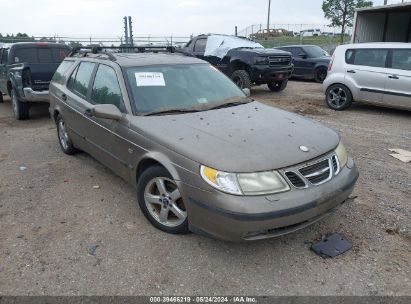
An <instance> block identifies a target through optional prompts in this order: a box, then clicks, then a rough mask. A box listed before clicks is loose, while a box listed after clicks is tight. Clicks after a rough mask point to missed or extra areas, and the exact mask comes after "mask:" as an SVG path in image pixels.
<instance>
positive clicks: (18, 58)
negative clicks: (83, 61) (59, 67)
mask: <svg viewBox="0 0 411 304" xmlns="http://www.w3.org/2000/svg"><path fill="white" fill-rule="evenodd" d="M69 52H70V51H69V49H68V48H67V47H36V46H33V47H24V48H18V49H16V50H15V52H14V58H13V62H14V63H23V62H28V63H60V62H62V61H63V60H64V58H66V56H67V55H68V53H69Z"/></svg>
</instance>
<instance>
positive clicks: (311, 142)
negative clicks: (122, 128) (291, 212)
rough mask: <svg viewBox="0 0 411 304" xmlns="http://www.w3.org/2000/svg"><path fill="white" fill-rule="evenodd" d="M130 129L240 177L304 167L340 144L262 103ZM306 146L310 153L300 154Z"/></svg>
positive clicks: (141, 120)
mask: <svg viewBox="0 0 411 304" xmlns="http://www.w3.org/2000/svg"><path fill="white" fill-rule="evenodd" d="M131 129H132V130H134V131H136V132H138V133H141V134H142V135H144V136H145V137H147V138H150V139H151V140H153V141H155V142H158V143H160V144H161V145H163V146H165V147H167V148H168V149H170V150H173V151H175V152H177V153H179V154H181V155H184V156H185V157H187V158H190V159H191V160H193V161H196V162H198V163H200V164H203V165H206V166H208V167H211V168H215V169H218V170H222V171H226V172H236V173H241V172H258V171H267V170H272V169H280V168H284V167H289V166H292V165H296V164H299V163H303V162H305V161H308V160H311V159H313V158H316V157H318V156H321V155H323V154H325V153H327V152H329V151H331V150H333V149H335V148H336V147H337V145H338V143H339V136H338V134H337V133H336V132H334V131H333V130H331V129H329V128H327V127H325V126H323V125H321V124H320V123H317V122H314V121H311V120H308V119H305V118H303V117H301V116H299V115H296V114H293V113H289V112H286V111H283V110H280V109H277V108H274V107H271V106H266V105H264V104H261V103H258V102H251V103H249V104H245V105H241V106H237V107H231V108H226V109H219V110H210V111H206V112H199V113H188V114H181V115H169V116H149V117H144V116H143V117H142V116H139V117H133V118H132V120H131ZM302 145H304V146H306V147H308V148H309V152H308V153H307V152H302V151H301V150H300V146H302Z"/></svg>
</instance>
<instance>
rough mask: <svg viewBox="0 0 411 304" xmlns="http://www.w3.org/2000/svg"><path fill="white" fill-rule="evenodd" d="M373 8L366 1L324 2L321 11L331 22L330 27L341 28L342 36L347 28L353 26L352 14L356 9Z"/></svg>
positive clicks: (333, 0) (326, 0)
mask: <svg viewBox="0 0 411 304" xmlns="http://www.w3.org/2000/svg"><path fill="white" fill-rule="evenodd" d="M369 6H373V2H372V1H367V0H324V1H323V5H322V9H323V11H324V16H325V18H327V19H328V20H330V21H331V26H333V27H337V26H338V27H341V34H342V35H344V34H345V31H346V29H347V27H351V26H353V21H354V14H355V10H356V9H357V8H361V7H369Z"/></svg>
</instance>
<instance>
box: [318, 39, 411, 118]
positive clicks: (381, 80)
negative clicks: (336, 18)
mask: <svg viewBox="0 0 411 304" xmlns="http://www.w3.org/2000/svg"><path fill="white" fill-rule="evenodd" d="M328 70H329V71H328V76H327V78H326V79H325V81H324V83H323V88H324V92H325V95H326V102H327V105H328V106H329V107H330V108H331V109H333V110H337V111H341V110H345V109H347V108H348V107H350V106H351V104H352V102H353V101H363V102H367V103H373V104H378V105H383V106H389V107H395V108H400V109H407V110H411V44H410V43H367V44H348V45H342V46H339V47H338V48H337V49H336V50H335V52H334V55H333V58H332V60H331V63H330V66H329V69H328Z"/></svg>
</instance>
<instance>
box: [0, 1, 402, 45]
mask: <svg viewBox="0 0 411 304" xmlns="http://www.w3.org/2000/svg"><path fill="white" fill-rule="evenodd" d="M398 2H401V1H400V0H389V3H390V4H391V3H398ZM382 3H383V0H374V5H381V4H382ZM321 4H322V0H272V9H271V23H276V24H301V23H303V24H307V25H308V24H313V25H314V24H328V21H327V20H325V19H324V16H323V12H322V10H321ZM267 7H268V0H68V1H67V0H64V1H63V0H0V8H1V11H2V13H1V15H0V33H2V34H3V35H4V34H7V33H8V34H11V33H17V32H24V33H28V34H29V35H33V36H35V37H37V36H54V35H58V36H70V37H89V36H90V35H91V36H93V37H120V36H122V35H123V17H124V16H125V15H127V16H132V18H133V27H134V35H135V36H148V35H151V36H170V35H173V36H182V37H186V36H189V35H191V34H194V35H196V34H201V33H222V34H233V33H234V27H235V25H237V26H238V29H239V31H240V30H242V29H243V28H246V27H247V26H249V25H251V24H260V23H263V24H264V23H266V22H267V21H266V20H267ZM4 12H8V13H6V14H5V13H4Z"/></svg>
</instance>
